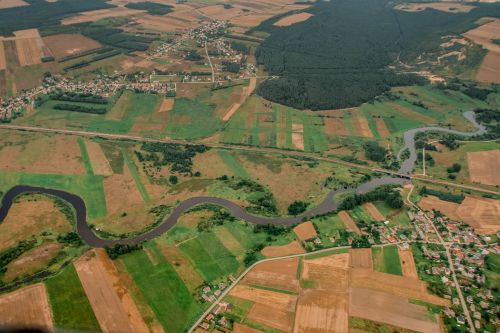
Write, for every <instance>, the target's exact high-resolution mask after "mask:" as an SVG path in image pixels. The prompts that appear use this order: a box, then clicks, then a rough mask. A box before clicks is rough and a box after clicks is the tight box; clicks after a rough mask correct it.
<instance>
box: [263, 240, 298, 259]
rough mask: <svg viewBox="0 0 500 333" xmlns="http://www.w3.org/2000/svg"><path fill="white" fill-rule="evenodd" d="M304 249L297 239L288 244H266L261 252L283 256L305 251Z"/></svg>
mask: <svg viewBox="0 0 500 333" xmlns="http://www.w3.org/2000/svg"><path fill="white" fill-rule="evenodd" d="M304 252H305V251H304V249H303V248H302V246H300V243H299V242H297V241H293V242H290V243H289V244H287V245H274V246H266V247H265V248H264V249H262V251H261V253H262V254H263V255H265V256H266V257H282V256H286V255H290V254H299V253H304Z"/></svg>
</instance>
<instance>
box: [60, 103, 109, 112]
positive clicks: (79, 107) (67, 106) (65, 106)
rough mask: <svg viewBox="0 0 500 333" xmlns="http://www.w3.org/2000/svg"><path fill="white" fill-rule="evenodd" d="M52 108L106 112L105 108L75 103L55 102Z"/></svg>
mask: <svg viewBox="0 0 500 333" xmlns="http://www.w3.org/2000/svg"><path fill="white" fill-rule="evenodd" d="M53 109H54V110H62V111H73V112H82V113H92V114H105V113H106V112H107V109H106V108H96V107H89V106H83V105H77V104H56V105H54V106H53Z"/></svg>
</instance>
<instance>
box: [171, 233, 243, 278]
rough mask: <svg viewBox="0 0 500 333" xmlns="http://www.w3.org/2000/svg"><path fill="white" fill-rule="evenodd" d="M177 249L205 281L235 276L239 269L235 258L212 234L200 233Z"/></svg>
mask: <svg viewBox="0 0 500 333" xmlns="http://www.w3.org/2000/svg"><path fill="white" fill-rule="evenodd" d="M179 248H180V249H181V250H182V252H183V253H184V254H185V255H186V257H188V258H189V260H190V261H191V263H192V264H193V266H194V267H195V268H196V270H197V271H198V272H199V273H200V275H201V276H203V278H204V279H205V280H206V281H214V280H216V279H218V278H220V277H222V276H227V275H230V274H235V273H236V272H237V271H238V268H239V267H240V264H239V262H238V260H237V259H236V257H235V256H234V255H233V254H232V253H231V252H230V251H229V250H228V249H227V248H225V247H224V245H223V244H222V243H221V242H220V241H219V239H218V238H217V236H216V235H214V234H213V233H201V234H199V235H198V237H197V238H194V239H191V240H189V241H187V242H184V243H182V244H181V245H180V246H179Z"/></svg>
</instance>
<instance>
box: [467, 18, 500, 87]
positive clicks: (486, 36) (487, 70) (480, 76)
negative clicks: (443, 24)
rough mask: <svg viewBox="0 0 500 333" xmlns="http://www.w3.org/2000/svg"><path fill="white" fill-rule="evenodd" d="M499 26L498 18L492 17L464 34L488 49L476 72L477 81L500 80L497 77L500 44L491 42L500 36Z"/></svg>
mask: <svg viewBox="0 0 500 333" xmlns="http://www.w3.org/2000/svg"><path fill="white" fill-rule="evenodd" d="M499 27H500V20H499V19H494V20H493V21H492V22H488V23H486V24H483V25H481V26H479V27H477V28H475V29H473V30H470V31H468V32H467V33H465V34H464V36H465V37H467V38H469V39H471V40H473V41H474V42H475V43H477V44H479V45H481V46H483V47H484V48H486V49H487V50H488V53H487V55H486V57H485V58H484V60H483V62H482V64H481V66H480V67H479V70H478V72H477V73H476V79H477V80H479V81H484V82H493V83H499V82H500V79H498V77H499V74H500V67H499V66H500V65H499V64H500V61H499V60H500V45H498V44H495V43H494V42H493V40H495V39H498V38H500V32H499V30H500V29H499Z"/></svg>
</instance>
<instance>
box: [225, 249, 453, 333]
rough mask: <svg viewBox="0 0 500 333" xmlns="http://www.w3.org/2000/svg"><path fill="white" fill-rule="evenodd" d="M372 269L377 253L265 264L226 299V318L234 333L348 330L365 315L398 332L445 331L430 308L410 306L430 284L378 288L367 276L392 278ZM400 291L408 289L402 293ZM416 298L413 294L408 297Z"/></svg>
mask: <svg viewBox="0 0 500 333" xmlns="http://www.w3.org/2000/svg"><path fill="white" fill-rule="evenodd" d="M396 250H397V249H396ZM358 251H361V252H358ZM367 255H368V256H367ZM355 257H356V258H357V259H354V258H355ZM352 260H355V261H354V263H353V262H352ZM299 261H300V264H299ZM350 262H351V264H349V263H350ZM365 262H366V264H368V266H366V265H365ZM370 265H371V252H366V251H364V250H361V249H360V250H353V251H352V252H351V253H350V254H349V253H344V254H334V255H329V256H323V257H320V258H316V259H312V258H311V259H297V258H294V259H283V260H280V261H276V262H274V263H272V264H271V263H262V264H259V265H257V266H256V267H255V268H254V269H252V271H250V272H249V273H248V275H247V276H246V277H245V278H244V279H243V280H242V282H240V283H239V284H238V285H237V286H236V287H235V288H234V289H233V290H231V292H230V293H229V296H227V297H226V299H225V302H227V303H228V304H231V305H232V307H231V308H229V307H228V310H225V312H224V313H223V316H226V317H227V318H231V319H232V320H234V324H233V325H234V326H233V331H234V332H240V330H242V329H245V330H250V328H255V329H259V330H264V331H273V330H276V329H278V330H283V331H292V327H294V329H298V330H305V331H308V330H318V329H321V330H322V331H325V332H347V331H348V330H349V329H350V327H356V326H353V325H358V324H359V321H360V320H361V319H359V318H360V317H361V318H363V320H365V321H368V322H369V321H376V322H379V323H384V325H388V326H392V327H396V328H397V329H408V330H416V331H425V332H438V331H439V328H438V325H437V324H436V318H432V316H431V315H429V314H428V312H427V309H426V308H425V307H423V306H421V305H415V304H411V303H410V302H409V298H408V297H415V295H417V294H416V293H417V290H418V289H419V288H422V286H424V284H422V283H420V282H419V283H417V285H418V287H417V286H412V283H413V284H415V280H409V279H406V278H403V277H394V278H391V280H393V281H391V282H392V283H393V284H392V285H393V286H394V287H393V288H394V289H386V290H378V288H377V287H376V285H373V284H370V285H367V284H365V282H363V281H364V279H365V276H366V277H367V276H368V275H372V276H375V275H378V274H381V277H382V276H387V274H385V273H373V271H372V270H371V268H370ZM370 271H372V273H370ZM365 274H367V275H365ZM332 278H333V281H332ZM278 281H283V282H281V283H277V282H278ZM285 281H286V282H285ZM299 282H300V283H299ZM361 286H363V287H361ZM397 286H398V287H397ZM398 288H402V289H400V290H399V291H397V290H398ZM424 288H425V287H424ZM405 290H407V291H405ZM410 290H413V291H410ZM420 290H422V289H420ZM290 291H293V293H291V292H290ZM418 293H421V296H420V297H423V298H425V299H429V300H431V302H438V303H444V302H445V300H442V299H439V298H434V297H431V296H424V295H425V294H426V292H425V291H418ZM410 294H411V295H413V296H408V295H410ZM417 298H418V296H417ZM371 302H375V303H379V302H388V303H387V304H391V303H392V304H393V305H395V304H398V305H397V306H393V307H392V308H391V310H386V309H385V307H378V306H374V305H373V306H367V304H371ZM375 303H373V304H375ZM266 312H268V313H269V312H272V313H274V314H275V315H274V316H273V317H272V318H271V317H270V316H269V315H265V313H266ZM327 318H330V319H332V318H335V320H327ZM410 318H411V319H410ZM242 327H243V328H242Z"/></svg>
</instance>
